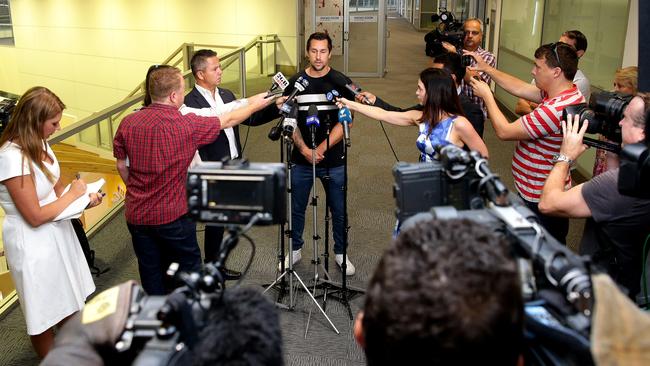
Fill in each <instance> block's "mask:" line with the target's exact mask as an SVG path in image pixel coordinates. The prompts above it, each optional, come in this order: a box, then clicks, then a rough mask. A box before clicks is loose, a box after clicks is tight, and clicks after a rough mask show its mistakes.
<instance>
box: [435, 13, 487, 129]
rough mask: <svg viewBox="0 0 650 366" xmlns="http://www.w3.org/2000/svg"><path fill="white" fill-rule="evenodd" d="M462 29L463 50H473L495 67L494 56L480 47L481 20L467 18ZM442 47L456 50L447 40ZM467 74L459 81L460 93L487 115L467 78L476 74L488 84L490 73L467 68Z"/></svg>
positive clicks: (481, 40) (450, 50)
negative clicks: (463, 34) (463, 33)
mask: <svg viewBox="0 0 650 366" xmlns="http://www.w3.org/2000/svg"><path fill="white" fill-rule="evenodd" d="M463 31H464V32H465V38H464V39H463V49H464V50H465V51H469V52H474V53H475V54H476V55H477V56H478V57H480V58H481V59H482V60H483V62H485V63H487V64H488V65H490V66H491V67H497V59H496V57H495V56H494V55H493V54H492V53H491V52H490V51H488V50H484V49H483V48H482V47H481V43H482V42H483V22H482V21H481V20H480V19H478V18H469V19H467V20H466V21H465V23H464V24H463ZM442 45H443V47H445V49H446V50H447V51H449V52H457V50H456V47H455V46H454V45H452V44H450V43H448V42H442ZM470 66H471V67H474V66H476V61H475V60H474V61H472V63H471V64H470ZM467 71H468V72H467V76H466V78H465V79H463V80H462V81H461V82H460V88H461V93H462V94H463V95H466V96H467V97H469V98H470V99H471V100H472V102H474V103H476V104H478V105H480V106H481V110H482V111H483V116H484V117H487V115H488V110H487V107H486V106H485V102H484V101H483V99H482V98H480V97H479V96H476V95H474V90H473V89H472V87H471V86H470V84H469V82H468V81H469V80H470V79H471V78H473V77H474V76H478V77H479V78H481V80H483V81H485V82H486V83H487V84H490V82H491V81H492V77H491V75H490V74H488V73H485V72H480V71H479V72H478V73H476V72H475V71H473V70H471V69H470V70H467Z"/></svg>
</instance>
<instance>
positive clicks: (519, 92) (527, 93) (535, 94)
mask: <svg viewBox="0 0 650 366" xmlns="http://www.w3.org/2000/svg"><path fill="white" fill-rule="evenodd" d="M463 53H464V54H465V55H470V56H472V57H473V58H474V59H475V60H476V66H473V67H469V70H471V71H481V72H484V73H486V74H488V75H489V76H490V77H491V78H492V80H494V82H496V83H497V85H499V86H500V87H502V88H503V89H505V90H506V91H507V92H508V93H510V94H512V95H514V96H517V97H520V98H524V99H527V100H531V101H533V102H536V103H539V102H541V101H542V96H541V94H540V90H539V88H538V87H537V86H535V85H534V84H531V83H527V82H525V81H523V80H521V79H518V78H516V77H514V76H512V75H510V74H506V73H505V72H503V71H499V70H497V69H496V68H495V67H492V66H490V65H488V63H486V62H485V61H484V60H483V58H481V56H479V55H478V54H476V53H475V52H469V51H464V52H463Z"/></svg>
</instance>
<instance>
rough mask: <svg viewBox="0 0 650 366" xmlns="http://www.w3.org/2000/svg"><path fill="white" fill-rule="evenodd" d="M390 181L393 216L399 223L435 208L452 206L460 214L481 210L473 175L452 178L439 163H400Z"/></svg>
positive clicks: (477, 180) (476, 181)
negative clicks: (393, 199) (393, 203)
mask: <svg viewBox="0 0 650 366" xmlns="http://www.w3.org/2000/svg"><path fill="white" fill-rule="evenodd" d="M393 177H394V178H395V183H394V185H393V197H395V201H396V203H397V208H396V209H395V216H397V219H398V220H399V221H400V222H403V221H404V220H406V219H407V218H409V217H411V216H413V215H415V214H417V213H419V212H425V211H428V210H429V209H430V208H431V207H434V206H453V207H455V208H457V209H459V210H467V209H471V208H482V207H483V202H482V200H481V199H480V196H478V192H477V185H478V182H479V178H478V175H476V173H472V172H470V174H466V175H463V176H462V177H457V178H453V177H450V176H449V175H448V174H447V171H446V169H445V167H444V166H443V164H442V163H441V162H435V161H434V162H427V163H415V164H409V163H404V162H400V163H397V164H395V166H393Z"/></svg>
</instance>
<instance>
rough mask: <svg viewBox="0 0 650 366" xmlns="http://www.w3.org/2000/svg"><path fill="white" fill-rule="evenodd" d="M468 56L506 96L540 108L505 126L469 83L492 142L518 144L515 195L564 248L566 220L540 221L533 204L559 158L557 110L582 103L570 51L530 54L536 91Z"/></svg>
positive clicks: (480, 85) (563, 47) (488, 95)
mask: <svg viewBox="0 0 650 366" xmlns="http://www.w3.org/2000/svg"><path fill="white" fill-rule="evenodd" d="M468 54H470V55H471V56H472V57H474V59H475V60H476V61H477V66H476V67H475V69H476V70H479V71H484V72H486V73H487V74H489V75H490V76H492V78H493V79H494V81H495V82H496V83H497V84H498V85H499V86H501V87H502V88H504V89H505V90H506V91H507V92H508V93H510V94H512V95H515V96H519V97H521V98H525V99H528V100H532V101H533V102H536V103H540V104H539V105H538V106H537V108H535V110H534V111H533V112H532V113H529V114H527V115H525V116H523V117H520V118H519V119H517V120H516V121H515V122H513V123H510V122H509V121H508V120H507V118H506V117H505V116H504V114H503V113H502V112H501V110H499V107H498V106H497V103H496V100H495V99H494V95H492V91H491V90H490V87H489V85H488V84H486V83H484V82H481V81H478V80H476V79H472V80H471V85H472V87H473V88H474V93H475V94H476V95H478V96H480V97H481V98H483V99H484V100H485V104H486V106H487V109H488V114H489V117H490V121H491V123H492V126H493V127H494V131H495V133H496V135H497V137H498V138H499V139H501V140H504V141H518V143H517V147H516V148H515V152H514V155H513V158H512V175H513V177H514V181H515V188H516V190H517V192H518V193H519V195H520V196H521V197H522V198H523V200H524V202H525V203H526V206H528V208H529V209H530V210H532V211H533V212H534V213H535V214H536V215H537V216H538V217H539V219H540V221H541V223H542V225H543V226H544V227H545V228H546V230H548V231H549V232H550V233H551V235H553V236H554V237H555V238H556V239H557V240H558V241H560V242H561V243H565V241H566V235H567V233H568V232H569V220H568V219H566V218H558V217H550V216H548V215H544V214H542V213H540V212H539V210H538V208H537V204H538V202H539V197H540V195H541V193H542V188H543V187H544V181H545V180H546V177H547V176H548V174H549V173H550V171H551V169H552V168H553V163H552V162H551V159H552V158H553V157H554V155H555V154H557V153H559V152H560V145H561V144H562V135H561V132H562V131H561V128H560V120H561V119H562V110H563V109H564V108H565V107H566V106H568V105H573V104H578V103H584V97H583V96H582V94H580V91H579V90H578V88H577V87H576V86H575V84H573V77H574V76H575V73H576V70H577V69H578V55H577V54H576V50H575V48H573V47H571V46H570V45H568V44H566V43H562V42H557V43H551V44H546V45H543V46H541V47H539V48H538V49H537V50H536V51H535V65H534V66H533V69H532V75H533V77H534V78H535V85H532V84H530V83H528V82H525V81H523V80H520V79H517V78H516V77H514V76H512V75H509V74H506V73H505V72H502V71H499V70H497V69H495V68H494V67H492V66H490V65H488V64H486V63H485V62H483V60H482V59H481V58H480V57H479V56H478V55H477V54H475V53H473V52H472V53H468ZM565 184H566V185H567V186H570V184H571V180H570V177H566V181H565Z"/></svg>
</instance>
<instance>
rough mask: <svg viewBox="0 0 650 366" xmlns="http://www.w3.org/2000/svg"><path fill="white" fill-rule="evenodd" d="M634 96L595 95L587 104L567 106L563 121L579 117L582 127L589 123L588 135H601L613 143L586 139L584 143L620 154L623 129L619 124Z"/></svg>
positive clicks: (609, 93) (563, 113)
mask: <svg viewBox="0 0 650 366" xmlns="http://www.w3.org/2000/svg"><path fill="white" fill-rule="evenodd" d="M633 97H634V96H633V95H625V94H620V93H615V92H607V91H605V92H600V93H593V94H591V97H590V98H589V105H587V104H586V103H580V104H575V105H571V106H567V107H565V108H564V110H563V111H562V119H563V120H565V121H566V119H567V115H569V114H571V115H576V114H577V115H579V116H580V125H581V126H582V124H583V123H584V122H585V121H587V120H588V121H589V126H588V127H587V133H594V134H595V133H599V134H601V135H603V136H605V138H607V139H608V140H610V141H613V142H614V143H611V142H605V141H599V140H595V139H592V138H588V137H585V138H584V139H583V141H584V143H585V144H586V145H589V146H593V147H597V148H599V149H604V150H607V151H611V152H614V153H616V154H618V153H619V152H620V151H621V146H620V143H621V127H620V126H619V125H618V123H619V122H620V121H621V119H623V112H625V108H626V107H627V105H628V104H629V103H630V100H632V98H633Z"/></svg>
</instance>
